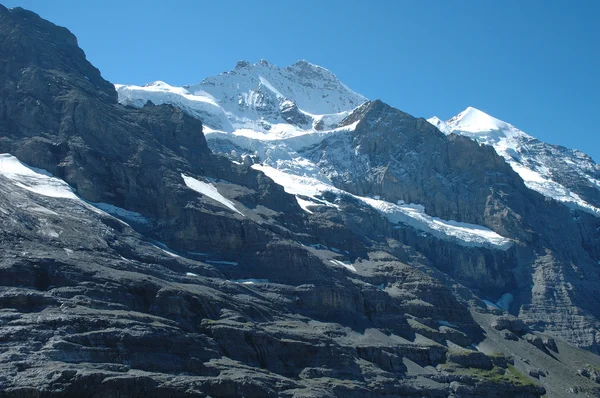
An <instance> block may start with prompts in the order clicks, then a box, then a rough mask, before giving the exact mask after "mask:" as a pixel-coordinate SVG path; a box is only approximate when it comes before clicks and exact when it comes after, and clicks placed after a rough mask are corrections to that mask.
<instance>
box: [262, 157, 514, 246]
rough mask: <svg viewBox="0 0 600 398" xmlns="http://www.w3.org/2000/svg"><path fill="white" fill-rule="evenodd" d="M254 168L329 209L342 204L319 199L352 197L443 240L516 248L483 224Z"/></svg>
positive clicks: (393, 218)
mask: <svg viewBox="0 0 600 398" xmlns="http://www.w3.org/2000/svg"><path fill="white" fill-rule="evenodd" d="M252 168H254V169H256V170H260V171H262V172H263V173H265V174H266V175H267V176H268V177H269V178H271V179H272V180H273V181H275V182H276V183H277V184H279V185H281V186H283V188H284V190H285V191H286V192H287V193H290V194H293V195H302V196H305V197H310V198H312V199H314V200H315V201H318V202H321V203H323V204H324V205H326V206H331V207H335V208H338V205H337V204H335V203H331V202H325V201H324V200H322V199H319V198H318V196H321V195H322V194H323V193H324V192H332V193H334V194H338V195H348V196H352V197H354V198H355V199H358V200H359V201H361V202H363V203H364V204H366V205H368V206H370V207H372V208H374V209H376V210H377V211H378V212H380V213H381V214H382V215H383V216H385V217H386V218H387V219H388V220H390V221H391V222H393V223H396V224H397V223H402V224H405V225H409V226H411V227H413V228H415V229H418V230H421V231H424V232H427V233H430V234H432V235H433V236H436V237H438V238H440V239H446V240H448V239H450V240H454V241H456V242H457V243H458V244H461V245H463V246H478V247H490V248H496V249H501V250H507V249H508V248H510V247H511V246H512V245H513V241H512V240H511V239H508V238H505V237H503V236H501V235H499V234H497V233H496V232H494V231H492V230H491V229H488V228H485V227H482V226H480V225H475V224H468V223H462V222H457V221H453V220H443V219H441V218H438V217H432V216H430V215H428V214H426V213H425V208H424V207H423V206H422V205H418V204H394V203H390V202H386V201H385V200H381V199H374V198H367V197H361V196H356V195H351V194H349V193H347V192H345V191H342V190H340V189H338V188H336V187H334V186H333V185H331V184H330V183H328V182H326V181H323V180H320V179H317V178H314V177H310V176H307V175H303V176H299V175H295V174H291V173H287V172H285V171H283V170H278V169H276V168H274V167H271V166H267V165H264V164H262V165H259V164H254V165H252Z"/></svg>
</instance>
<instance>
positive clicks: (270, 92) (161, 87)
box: [115, 60, 367, 133]
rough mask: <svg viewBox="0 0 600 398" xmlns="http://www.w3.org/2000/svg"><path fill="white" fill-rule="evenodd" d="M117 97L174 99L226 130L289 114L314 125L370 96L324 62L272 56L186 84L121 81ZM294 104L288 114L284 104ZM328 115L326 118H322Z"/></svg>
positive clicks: (274, 121) (261, 127)
mask: <svg viewBox="0 0 600 398" xmlns="http://www.w3.org/2000/svg"><path fill="white" fill-rule="evenodd" d="M115 88H116V90H117V92H118V94H119V102H121V103H122V104H125V105H132V106H136V107H142V106H144V104H146V102H147V101H148V100H150V101H152V103H154V104H164V103H170V104H173V105H176V106H178V107H180V108H182V109H183V110H185V111H186V112H188V113H190V114H191V115H192V116H196V117H198V118H200V119H202V120H203V121H204V123H205V125H206V126H208V127H210V128H212V129H215V130H221V131H226V132H232V131H234V130H238V129H250V130H253V131H258V132H264V133H269V132H271V131H272V128H273V126H277V125H285V124H288V122H289V120H290V117H294V116H296V117H298V119H299V121H300V119H302V120H305V121H306V122H308V123H309V124H310V125H311V126H316V125H317V124H318V123H319V122H321V121H325V122H326V121H327V120H326V119H328V118H327V117H325V116H324V115H333V114H340V113H341V114H344V113H347V112H349V111H351V110H352V109H354V108H356V107H357V106H359V105H360V104H362V103H363V102H365V101H366V100H367V99H366V98H365V97H363V96H361V95H360V94H357V93H355V92H354V91H352V90H350V89H349V88H348V87H346V86H345V85H344V84H343V83H341V82H340V81H339V80H338V79H337V77H336V76H335V75H334V74H333V73H331V72H330V71H328V70H327V69H325V68H322V67H320V66H317V65H313V64H310V63H308V62H306V61H298V62H296V63H294V64H293V65H290V66H288V67H287V68H280V67H278V66H276V65H273V64H271V63H269V62H268V61H265V60H261V61H260V62H259V63H255V64H250V63H248V62H245V61H240V62H238V64H237V66H236V68H235V69H234V70H232V71H230V72H225V73H221V74H220V75H218V76H213V77H209V78H207V79H205V80H204V81H202V82H200V83H199V84H195V85H189V86H184V87H175V86H170V85H169V84H167V83H165V82H162V81H157V82H153V83H149V84H147V85H145V86H134V85H122V84H117V85H115ZM290 104H293V106H295V107H296V109H297V110H296V109H292V111H293V114H292V115H291V116H287V115H285V114H284V113H285V112H284V110H290ZM324 119H325V120H324Z"/></svg>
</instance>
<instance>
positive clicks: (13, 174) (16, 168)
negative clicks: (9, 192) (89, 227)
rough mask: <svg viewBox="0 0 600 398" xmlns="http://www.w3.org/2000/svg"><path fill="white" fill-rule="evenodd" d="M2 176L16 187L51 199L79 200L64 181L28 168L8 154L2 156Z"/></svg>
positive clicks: (33, 168)
mask: <svg viewBox="0 0 600 398" xmlns="http://www.w3.org/2000/svg"><path fill="white" fill-rule="evenodd" d="M0 174H2V175H3V176H5V177H7V178H8V179H10V180H12V181H14V183H15V185H17V186H18V187H21V188H24V189H26V190H28V191H31V192H34V193H37V194H39V195H43V196H48V197H51V198H64V199H74V200H79V198H78V197H77V195H75V193H74V192H73V189H72V188H71V187H70V186H69V184H67V183H66V182H64V181H63V180H61V179H59V178H56V177H53V176H52V174H50V173H49V172H47V171H46V170H43V169H38V168H35V167H30V166H27V165H25V164H23V163H21V162H20V161H19V159H17V158H16V157H14V156H12V155H11V154H8V153H3V154H0Z"/></svg>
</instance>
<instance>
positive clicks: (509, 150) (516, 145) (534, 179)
mask: <svg viewBox="0 0 600 398" xmlns="http://www.w3.org/2000/svg"><path fill="white" fill-rule="evenodd" d="M427 121H428V122H429V123H431V124H432V125H434V126H435V127H437V128H438V129H439V130H440V131H441V132H443V133H445V134H451V133H454V134H459V135H464V136H466V137H469V138H471V139H473V140H476V141H477V142H479V143H481V144H485V145H490V146H492V147H494V149H495V150H496V152H497V153H498V154H499V155H500V156H502V157H504V159H506V161H507V163H508V164H510V165H511V167H512V168H513V170H515V171H516V172H517V173H518V174H519V175H520V176H521V178H522V179H523V181H524V182H525V185H527V187H529V188H530V189H533V190H535V191H538V192H540V193H541V194H543V195H545V196H547V197H550V198H553V199H556V200H558V201H560V202H562V203H564V204H565V205H567V206H569V207H571V208H575V209H578V210H582V211H585V212H587V213H590V214H593V215H595V216H598V217H600V166H598V165H597V164H596V163H594V161H593V160H592V159H591V158H590V157H589V156H587V155H585V154H584V153H582V152H581V151H577V150H571V149H567V148H563V147H560V146H557V145H551V144H547V143H545V142H542V141H539V140H538V139H536V138H534V137H532V136H530V135H528V134H526V133H524V132H523V131H521V130H519V129H518V128H516V127H515V126H513V125H512V124H509V123H506V122H504V121H502V120H499V119H496V118H495V117H493V116H490V115H488V114H487V113H485V112H483V111H480V110H479V109H476V108H473V107H468V108H467V109H465V110H464V111H462V112H461V113H459V114H458V115H456V116H454V117H452V118H450V119H448V120H446V121H443V120H441V119H440V118H438V117H435V116H434V117H432V118H430V119H427Z"/></svg>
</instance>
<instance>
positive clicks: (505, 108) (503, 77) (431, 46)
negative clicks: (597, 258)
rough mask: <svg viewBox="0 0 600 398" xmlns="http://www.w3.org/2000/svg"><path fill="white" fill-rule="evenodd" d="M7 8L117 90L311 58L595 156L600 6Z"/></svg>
mask: <svg viewBox="0 0 600 398" xmlns="http://www.w3.org/2000/svg"><path fill="white" fill-rule="evenodd" d="M1 1H2V0H0V2H1ZM3 4H5V5H6V6H8V7H15V6H22V7H24V8H28V9H31V10H33V11H35V12H37V13H38V14H40V15H41V16H42V17H44V18H46V19H49V20H51V21H52V22H54V23H56V24H58V25H63V26H66V27H67V28H69V29H70V30H71V31H72V32H73V33H75V34H76V35H77V37H78V38H79V44H80V46H81V47H82V48H83V49H84V50H85V52H86V54H87V56H88V59H89V60H90V61H91V62H92V63H93V64H95V65H96V66H97V67H98V68H99V69H100V70H101V71H102V74H103V76H104V77H105V78H106V79H108V80H110V81H112V82H114V83H128V84H143V83H147V82H149V81H153V80H164V81H166V82H168V83H170V84H173V85H182V84H191V83H197V82H199V81H200V80H202V79H203V78H204V77H207V76H211V75H214V74H218V73H220V72H224V71H227V70H231V69H233V67H234V66H235V63H236V61H237V60H240V59H244V60H247V61H251V62H257V61H258V60H259V59H261V58H264V59H267V60H269V61H271V62H273V63H275V64H277V65H279V66H287V65H288V64H290V63H293V62H294V61H296V60H298V59H306V60H308V61H310V62H312V63H315V64H319V65H322V66H324V67H326V68H328V69H330V70H331V71H333V72H334V73H335V74H337V76H338V77H339V78H340V79H341V80H342V81H344V82H345V83H346V84H347V85H348V86H350V87H351V88H352V89H354V90H355V91H357V92H360V93H361V94H363V95H365V96H367V97H368V98H371V99H376V98H380V99H382V100H384V101H385V102H387V103H389V104H391V105H393V106H395V107H397V108H399V109H402V110H404V111H406V112H409V113H411V114H413V115H415V116H423V117H429V116H433V115H437V116H439V117H440V118H442V119H447V118H449V117H451V116H453V115H455V114H457V113H458V112H460V111H462V110H463V109H464V108H466V107H467V106H474V107H476V108H479V109H481V110H483V111H485V112H487V113H489V114H491V115H492V116H495V117H497V118H499V119H502V120H505V121H507V122H509V123H512V124H514V125H516V126H517V127H519V128H521V129H522V130H524V131H526V132H527V133H529V134H531V135H534V136H536V137H538V138H540V139H542V140H544V141H548V142H551V143H555V144H561V145H565V146H567V147H572V148H578V149H581V150H583V151H584V152H587V153H588V154H590V155H591V156H592V157H594V159H595V160H596V161H600V124H599V123H598V122H597V120H598V118H599V117H600V0H574V1H567V0H564V1H553V0H503V1H492V0H455V1H445V0H444V1H442V0H439V1H426V0H419V1H417V0H411V1H408V0H385V1H350V0H347V1H334V0H321V1H316V0H309V1H281V0H279V1H267V0H257V1H226V0H219V1H200V0H197V1H196V0H189V1H183V0H182V1H179V0H171V1H150V0H147V1H134V0H120V1H114V0H109V1H107V0H104V1H94V2H92V1H83V0H57V1H48V0H37V1H36V0H9V1H5V2H4V3H3Z"/></svg>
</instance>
